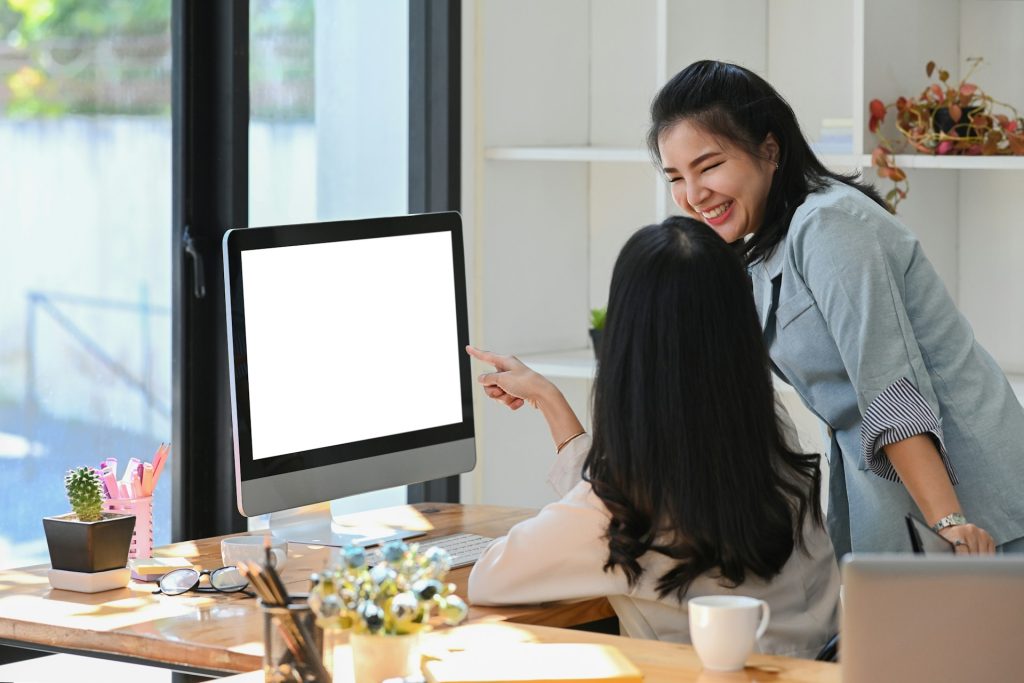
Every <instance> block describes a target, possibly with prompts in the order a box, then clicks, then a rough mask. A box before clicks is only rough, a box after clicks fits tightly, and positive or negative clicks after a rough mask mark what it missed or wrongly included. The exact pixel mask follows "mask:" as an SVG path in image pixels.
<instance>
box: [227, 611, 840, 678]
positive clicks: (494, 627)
mask: <svg viewBox="0 0 1024 683" xmlns="http://www.w3.org/2000/svg"><path fill="white" fill-rule="evenodd" d="M479 641H484V642H486V643H487V644H488V645H492V646H493V645H494V644H496V643H501V642H540V643H600V644H605V645H614V646H615V647H617V648H618V649H619V650H620V651H621V652H622V653H623V654H624V655H626V657H628V658H629V660H630V661H631V662H633V664H634V665H635V666H636V667H637V668H638V669H640V671H641V672H643V674H644V683H728V682H729V681H736V682H737V683H742V682H744V681H745V682H746V683H755V682H760V683H839V665H838V664H829V663H825V662H815V661H811V660H809V659H792V658H790V657H776V656H773V655H752V656H751V657H750V659H749V660H748V662H747V667H746V668H745V669H744V670H743V671H736V672H732V673H713V672H710V671H704V670H703V669H702V668H701V665H700V660H699V659H697V654H696V653H695V652H694V650H693V648H692V647H690V646H689V645H675V644H672V643H660V642H657V641H653V640H637V639H633V638H622V637H619V636H609V635H603V634H600V633H587V632H585V631H570V630H568V629H561V628H549V627H545V626H533V625H526V624H511V623H508V622H504V623H495V624H487V623H477V624H470V625H468V626H460V627H458V628H454V629H447V630H445V631H439V632H434V633H430V634H428V635H427V637H426V639H425V642H424V650H425V651H427V652H428V653H430V654H434V655H439V656H443V653H444V651H445V650H449V649H467V648H472V647H473V643H474V642H479ZM347 649H348V648H347V646H345V647H344V650H347ZM336 653H337V655H338V658H339V660H340V661H344V660H345V659H346V658H348V659H349V661H351V653H349V652H343V651H340V650H339V651H336ZM342 666H344V665H339V667H338V668H337V669H336V670H335V675H334V680H335V682H336V683H342V682H343V681H350V680H351V673H349V670H348V669H343V668H342ZM349 666H350V664H349ZM346 674H347V675H346ZM227 681H230V682H231V683H262V681H263V672H262V671H254V672H251V673H248V674H243V675H240V676H232V677H230V678H227V679H225V683H227Z"/></svg>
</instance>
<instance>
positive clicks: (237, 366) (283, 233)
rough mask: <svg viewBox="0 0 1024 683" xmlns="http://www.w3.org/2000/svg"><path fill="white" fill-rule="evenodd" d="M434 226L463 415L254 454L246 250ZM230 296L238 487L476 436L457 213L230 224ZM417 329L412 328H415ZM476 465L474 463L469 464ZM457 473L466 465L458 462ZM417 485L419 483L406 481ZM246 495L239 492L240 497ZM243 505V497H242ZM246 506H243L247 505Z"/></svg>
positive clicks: (227, 267)
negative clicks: (446, 251) (450, 292)
mask: <svg viewBox="0 0 1024 683" xmlns="http://www.w3.org/2000/svg"><path fill="white" fill-rule="evenodd" d="M436 232H447V233H450V235H451V244H452V264H453V268H452V270H453V274H454V278H453V279H454V282H453V285H454V292H455V309H456V324H457V328H458V330H457V332H458V348H456V349H453V353H457V354H458V362H459V374H460V387H461V394H462V397H461V398H462V421H461V422H460V423H455V424H451V425H443V426H439V427H432V428H428V429H421V430H417V431H412V432H406V433H402V434H394V435H389V436H383V437H377V438H373V439H366V440H362V441H356V442H352V443H347V444H335V445H331V446H324V447H321V448H316V449H310V450H305V451H297V452H293V453H286V454H282V455H277V456H273V457H268V458H260V459H254V458H253V455H252V454H253V450H252V429H251V419H250V412H249V383H248V377H247V373H246V371H245V357H246V338H245V302H244V282H243V279H244V278H243V274H242V254H243V253H244V252H246V251H254V250H260V249H270V248H277V247H290V246H301V245H308V244H323V243H334V242H344V241H353V240H360V239H372V238H380V237H398V236H403V235H419V234H428V233H436ZM223 251H224V274H225V302H226V305H227V306H228V310H227V312H226V313H227V316H228V320H229V321H230V324H229V325H228V326H227V327H228V350H229V354H228V356H229V359H228V360H229V372H230V385H231V404H232V423H233V428H234V430H233V431H234V434H233V440H234V452H235V471H236V478H237V479H238V480H239V481H238V484H239V491H241V488H242V485H243V484H244V483H245V482H252V481H255V480H260V479H264V478H266V477H273V476H278V475H285V474H289V473H294V472H299V471H304V470H311V469H316V468H320V467H329V466H333V465H338V464H342V463H346V462H352V461H357V460H365V459H367V458H373V457H376V456H382V455H388V454H391V453H395V452H403V451H414V450H416V449H420V448H423V447H427V446H436V445H440V444H445V443H449V442H456V441H460V440H465V439H470V440H471V439H473V437H474V420H473V401H472V380H471V377H470V361H469V357H468V355H467V354H466V353H465V351H464V348H465V346H466V345H467V344H468V343H469V322H468V320H467V317H468V315H467V295H466V277H465V262H464V256H463V254H464V249H463V239H462V218H461V216H460V215H459V213H458V212H454V211H449V212H442V213H430V214H415V215H409V216H394V217H387V218H366V219H357V220H344V221H324V222H318V223H296V224H289V225H274V226H260V227H252V228H237V229H232V230H228V231H227V232H226V233H225V234H224V238H223ZM413 332H414V331H413ZM471 467H472V466H470V469H471ZM460 471H465V470H462V469H461V468H460ZM456 473H457V472H437V473H436V475H431V477H430V478H433V477H434V476H437V477H441V476H448V475H451V474H456ZM408 483H414V482H408ZM239 498H241V495H239ZM239 503H240V508H241V500H240V501H239ZM243 512H244V511H243Z"/></svg>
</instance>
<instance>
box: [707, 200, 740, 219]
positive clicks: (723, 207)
mask: <svg viewBox="0 0 1024 683" xmlns="http://www.w3.org/2000/svg"><path fill="white" fill-rule="evenodd" d="M730 206H732V202H726V203H725V204H719V205H718V206H716V207H715V208H713V209H712V210H711V211H701V212H700V214H701V215H702V216H704V218H718V217H719V216H721V215H722V214H723V213H725V212H726V211H728V210H729V207H730Z"/></svg>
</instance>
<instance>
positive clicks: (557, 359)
mask: <svg viewBox="0 0 1024 683" xmlns="http://www.w3.org/2000/svg"><path fill="white" fill-rule="evenodd" d="M516 357H517V358H518V359H519V360H521V361H523V362H524V363H526V364H527V365H529V366H530V368H531V369H533V370H534V371H536V372H539V373H540V374H542V375H544V376H545V377H547V378H549V379H587V380H592V379H594V374H595V372H596V370H597V363H596V362H595V360H594V350H593V349H590V348H586V349H570V350H567V351H551V352H549V353H528V354H525V355H522V356H516ZM773 377H774V376H773ZM775 389H776V391H778V392H780V393H795V390H794V389H793V387H791V386H789V385H788V384H786V383H785V382H782V381H780V380H779V379H778V378H775ZM1022 389H1024V384H1022Z"/></svg>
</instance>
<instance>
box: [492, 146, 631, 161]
mask: <svg viewBox="0 0 1024 683" xmlns="http://www.w3.org/2000/svg"><path fill="white" fill-rule="evenodd" d="M484 156H486V158H488V159H494V160H500V161H628V162H645V163H648V164H649V163H651V157H650V155H649V154H648V153H647V150H645V149H641V148H639V147H637V148H631V147H586V146H582V147H488V148H487V149H486V151H485V152H484Z"/></svg>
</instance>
